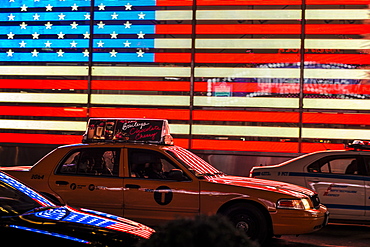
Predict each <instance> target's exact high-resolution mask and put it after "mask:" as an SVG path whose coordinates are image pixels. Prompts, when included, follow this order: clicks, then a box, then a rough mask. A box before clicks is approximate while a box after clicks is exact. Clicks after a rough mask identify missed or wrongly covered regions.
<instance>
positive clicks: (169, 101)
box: [91, 89, 190, 106]
mask: <svg viewBox="0 0 370 247" xmlns="http://www.w3.org/2000/svg"><path fill="white" fill-rule="evenodd" d="M143 90H144V89H143ZM91 103H92V104H114V105H160V106H189V104H190V97H189V96H173V95H166V96H163V95H130V94H92V95H91Z"/></svg>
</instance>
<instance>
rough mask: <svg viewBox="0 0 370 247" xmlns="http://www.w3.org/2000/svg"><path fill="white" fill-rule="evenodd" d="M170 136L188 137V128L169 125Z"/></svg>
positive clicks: (180, 125)
mask: <svg viewBox="0 0 370 247" xmlns="http://www.w3.org/2000/svg"><path fill="white" fill-rule="evenodd" d="M170 130H171V134H178V135H189V130H190V126H189V125H186V124H170Z"/></svg>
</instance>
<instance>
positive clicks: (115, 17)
mask: <svg viewBox="0 0 370 247" xmlns="http://www.w3.org/2000/svg"><path fill="white" fill-rule="evenodd" d="M111 16H112V20H114V19H115V20H117V19H118V14H117V13H116V12H114V13H113V14H111Z"/></svg>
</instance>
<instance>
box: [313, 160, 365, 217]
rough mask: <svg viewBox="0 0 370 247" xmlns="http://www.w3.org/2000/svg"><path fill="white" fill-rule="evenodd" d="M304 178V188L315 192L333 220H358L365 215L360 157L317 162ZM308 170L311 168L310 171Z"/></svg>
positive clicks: (363, 183) (363, 182)
mask: <svg viewBox="0 0 370 247" xmlns="http://www.w3.org/2000/svg"><path fill="white" fill-rule="evenodd" d="M318 162H319V163H320V164H317V165H314V166H312V167H311V168H314V169H312V171H313V173H309V174H310V176H307V177H306V184H307V187H308V188H310V189H313V190H314V191H316V192H317V193H318V195H319V198H320V201H321V203H322V204H324V205H325V206H327V207H328V208H329V211H330V213H331V215H332V216H334V215H343V216H345V218H348V219H350V218H351V217H354V219H355V218H358V217H359V216H364V215H365V181H364V179H363V178H364V177H363V176H362V174H361V173H362V170H361V169H358V168H360V164H361V162H362V161H361V158H360V157H358V156H357V157H335V158H333V157H332V158H330V159H327V160H322V161H318ZM309 169H310V168H309Z"/></svg>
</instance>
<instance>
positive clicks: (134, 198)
mask: <svg viewBox="0 0 370 247" xmlns="http://www.w3.org/2000/svg"><path fill="white" fill-rule="evenodd" d="M126 151H127V154H128V159H127V163H128V166H127V170H126V171H125V172H127V176H125V179H124V188H125V192H124V216H125V217H127V218H130V219H133V220H136V221H138V222H142V223H144V224H147V225H158V224H161V223H162V222H163V221H167V220H171V219H175V218H176V217H178V216H193V215H194V214H198V213H199V182H198V181H197V180H195V179H190V176H188V175H189V174H188V175H187V174H186V171H184V170H181V168H180V167H179V166H178V165H177V164H176V163H175V162H174V161H173V160H171V158H170V157H169V156H167V155H166V154H165V153H162V152H158V151H154V150H149V149H137V148H131V149H127V150H126ZM154 160H156V161H159V162H160V163H161V165H162V173H163V174H164V176H163V177H155V176H154V175H153V176H151V175H150V174H151V173H149V172H148V171H147V170H148V169H149V165H150V163H151V161H154Z"/></svg>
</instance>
